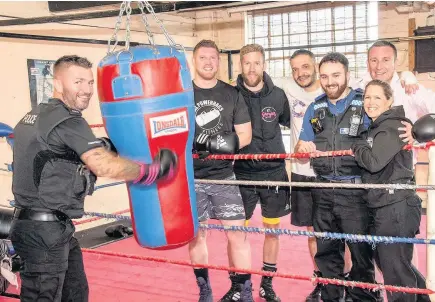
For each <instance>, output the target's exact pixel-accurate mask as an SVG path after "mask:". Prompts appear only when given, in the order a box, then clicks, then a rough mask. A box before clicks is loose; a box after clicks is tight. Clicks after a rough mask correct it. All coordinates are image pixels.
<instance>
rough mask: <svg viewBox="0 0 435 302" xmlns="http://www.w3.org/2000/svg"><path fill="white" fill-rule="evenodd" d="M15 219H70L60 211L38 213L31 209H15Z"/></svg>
mask: <svg viewBox="0 0 435 302" xmlns="http://www.w3.org/2000/svg"><path fill="white" fill-rule="evenodd" d="M14 219H17V220H33V221H68V220H70V218H69V217H68V216H67V215H65V214H64V213H62V212H60V211H51V210H47V211H36V210H31V209H15V212H14Z"/></svg>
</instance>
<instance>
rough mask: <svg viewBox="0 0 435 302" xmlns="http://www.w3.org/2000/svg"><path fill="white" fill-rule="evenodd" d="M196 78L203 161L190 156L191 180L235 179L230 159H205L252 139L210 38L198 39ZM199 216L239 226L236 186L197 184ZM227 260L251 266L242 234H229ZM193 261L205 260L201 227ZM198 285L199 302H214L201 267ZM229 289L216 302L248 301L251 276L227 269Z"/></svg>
mask: <svg viewBox="0 0 435 302" xmlns="http://www.w3.org/2000/svg"><path fill="white" fill-rule="evenodd" d="M193 63H194V67H195V72H196V75H195V78H194V80H193V86H194V96H195V111H196V128H195V143H194V146H193V149H194V152H195V153H198V154H199V155H200V158H201V159H195V160H194V172H195V178H203V179H204V178H205V179H235V177H234V171H233V164H232V161H228V160H208V159H205V157H206V156H207V155H208V154H213V153H228V154H234V153H237V152H238V150H239V149H240V148H243V147H244V146H247V145H248V144H249V143H250V142H251V137H252V129H251V119H250V116H249V112H248V109H247V106H246V103H245V101H244V99H243V97H242V95H241V94H239V92H238V91H237V90H236V89H235V88H234V87H232V86H231V85H228V84H226V83H224V82H222V81H219V80H217V79H216V74H217V70H218V67H219V49H218V47H217V46H216V44H215V43H214V42H213V41H210V40H203V41H201V42H199V43H198V44H197V45H196V46H195V48H194V51H193ZM195 190H196V199H197V207H198V217H199V221H200V222H201V223H205V222H207V220H208V219H218V220H220V221H221V223H222V224H223V225H229V226H243V225H244V223H245V210H244V207H243V201H242V198H241V195H240V190H239V187H238V186H233V185H209V184H195ZM226 235H227V238H228V249H227V251H228V260H229V265H230V266H231V267H236V268H240V269H250V268H251V251H250V245H249V242H248V240H247V238H246V234H245V233H242V232H227V233H226ZM189 253H190V259H191V261H192V264H207V263H208V251H207V243H206V233H205V232H203V231H200V232H199V234H198V236H197V237H196V238H195V239H194V240H193V241H192V242H190V244H189ZM194 273H195V276H196V278H197V283H198V286H199V288H200V294H199V295H200V298H199V301H200V302H212V301H213V295H212V290H211V286H210V281H209V277H208V270H207V269H205V268H201V269H194ZM230 279H231V283H232V285H231V289H230V290H229V291H228V292H227V294H225V296H224V297H223V298H222V299H221V300H220V301H235V300H234V299H235V298H237V299H238V300H237V301H243V302H250V301H253V297H252V283H251V280H250V279H251V275H250V274H236V273H233V272H230Z"/></svg>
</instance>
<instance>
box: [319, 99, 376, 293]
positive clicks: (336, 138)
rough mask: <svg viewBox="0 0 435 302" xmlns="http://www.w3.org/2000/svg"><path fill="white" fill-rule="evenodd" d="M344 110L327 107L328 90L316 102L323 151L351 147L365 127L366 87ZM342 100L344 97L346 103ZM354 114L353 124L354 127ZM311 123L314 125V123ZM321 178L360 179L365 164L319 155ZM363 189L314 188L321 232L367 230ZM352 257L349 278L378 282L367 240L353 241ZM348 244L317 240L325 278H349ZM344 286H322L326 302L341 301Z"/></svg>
mask: <svg viewBox="0 0 435 302" xmlns="http://www.w3.org/2000/svg"><path fill="white" fill-rule="evenodd" d="M350 93H351V94H352V95H353V98H352V100H351V101H350V100H348V98H351V97H352V95H350V94H349V95H348V96H347V97H346V100H348V101H349V103H348V104H347V106H346V108H345V110H344V111H343V112H342V113H341V114H338V115H333V114H332V113H331V112H330V110H329V108H328V99H327V96H326V94H323V95H322V96H320V97H319V98H317V99H316V101H315V104H314V119H313V121H314V122H316V123H314V125H313V130H314V134H315V139H314V143H315V145H316V149H317V150H319V151H333V150H348V149H350V147H351V146H352V143H353V142H355V141H356V140H358V139H359V138H360V137H359V135H360V134H361V132H362V131H363V126H362V125H361V124H362V120H363V116H364V108H363V104H362V91H361V90H357V91H351V92H350ZM346 100H342V101H346ZM351 118H352V119H353V122H354V123H353V124H354V125H351V124H352V123H351ZM313 121H312V123H313ZM311 164H312V166H313V169H314V172H315V173H316V176H317V181H319V182H337V183H358V182H360V180H361V178H360V176H361V168H359V167H358V165H357V163H356V161H355V159H354V158H353V157H351V156H337V157H319V158H313V159H312V160H311ZM364 194H365V191H364V190H362V189H340V188H339V187H336V188H334V189H324V188H313V189H312V195H313V201H314V205H313V227H314V230H315V231H316V232H337V233H347V234H367V233H368V208H367V205H366V202H365V199H364V198H363V197H364ZM348 246H349V249H350V251H351V256H352V270H351V271H350V274H349V278H350V279H351V280H353V281H362V282H369V283H374V281H375V274H374V263H373V261H372V257H373V252H372V249H371V246H370V245H369V244H367V243H348ZM344 250H345V243H344V242H343V241H340V240H327V239H324V238H317V253H316V256H315V261H316V264H317V266H318V267H319V270H320V272H321V274H322V276H323V277H325V278H337V279H344V274H343V269H344V257H343V256H344ZM343 293H344V291H343V288H342V287H341V286H335V285H326V286H323V287H322V293H321V296H322V300H323V301H340V299H341V298H342V296H343ZM347 294H348V295H350V296H351V298H352V299H353V300H354V301H376V298H377V294H375V293H373V292H371V291H370V290H365V289H361V288H357V287H354V288H348V291H347Z"/></svg>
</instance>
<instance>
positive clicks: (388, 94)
mask: <svg viewBox="0 0 435 302" xmlns="http://www.w3.org/2000/svg"><path fill="white" fill-rule="evenodd" d="M369 86H379V87H381V88H382V90H383V91H384V95H385V97H386V98H387V100H389V99H391V98H392V97H393V89H392V88H391V86H390V84H388V83H387V82H384V81H381V80H371V81H370V82H368V83H367V85H366V88H365V90H364V96H365V94H366V93H365V92H366V91H367V88H368V87H369Z"/></svg>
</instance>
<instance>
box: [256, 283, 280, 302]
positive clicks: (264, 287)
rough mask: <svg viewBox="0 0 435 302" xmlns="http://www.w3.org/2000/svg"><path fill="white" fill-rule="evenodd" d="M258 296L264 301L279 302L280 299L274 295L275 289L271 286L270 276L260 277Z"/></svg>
mask: <svg viewBox="0 0 435 302" xmlns="http://www.w3.org/2000/svg"><path fill="white" fill-rule="evenodd" d="M260 298H263V299H264V300H266V302H281V299H280V298H279V297H278V296H277V295H276V293H275V290H274V289H273V287H272V278H270V277H263V278H261V283H260Z"/></svg>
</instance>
